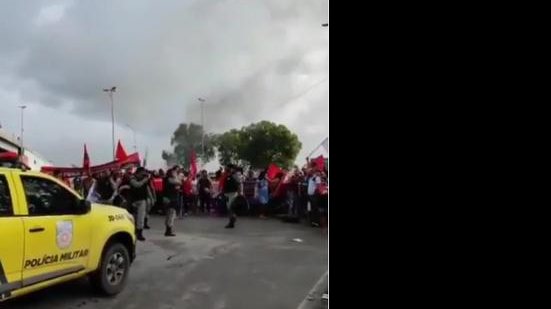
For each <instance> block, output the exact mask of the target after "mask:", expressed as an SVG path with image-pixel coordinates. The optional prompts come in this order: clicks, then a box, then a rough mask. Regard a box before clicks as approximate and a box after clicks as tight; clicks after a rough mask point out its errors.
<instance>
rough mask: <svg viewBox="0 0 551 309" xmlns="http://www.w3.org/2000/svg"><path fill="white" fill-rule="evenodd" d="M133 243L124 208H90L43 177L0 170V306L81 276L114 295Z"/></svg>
mask: <svg viewBox="0 0 551 309" xmlns="http://www.w3.org/2000/svg"><path fill="white" fill-rule="evenodd" d="M135 245H136V236H135V227H134V219H133V218H132V216H131V215H130V214H129V213H128V212H127V211H126V210H124V209H122V208H117V207H113V206H106V205H98V204H90V203H89V202H88V201H85V200H84V199H83V198H82V197H81V196H80V195H79V194H78V193H76V192H75V191H73V190H72V189H71V188H69V187H67V186H66V185H65V184H64V183H63V182H61V181H60V180H58V179H56V178H54V177H51V176H49V175H46V174H43V173H38V172H24V171H22V170H19V169H11V168H2V167H0V302H2V301H4V300H7V299H9V298H13V297H17V296H21V295H23V294H27V293H30V292H33V291H36V290H39V289H42V288H45V287H49V286H52V285H55V284H58V283H61V282H65V281H68V280H72V279H76V278H79V277H82V276H89V277H90V281H91V283H92V285H93V286H94V287H96V288H97V289H98V290H99V291H100V292H103V293H104V294H107V295H115V294H117V293H119V292H120V291H121V290H122V289H123V288H124V286H125V283H126V279H127V277H128V272H129V270H130V264H131V263H132V261H133V260H134V257H135Z"/></svg>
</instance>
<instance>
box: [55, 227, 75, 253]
mask: <svg viewBox="0 0 551 309" xmlns="http://www.w3.org/2000/svg"><path fill="white" fill-rule="evenodd" d="M56 235H57V236H56V241H57V246H58V247H59V249H67V248H69V247H70V246H71V243H72V242H73V221H59V222H57V234H56Z"/></svg>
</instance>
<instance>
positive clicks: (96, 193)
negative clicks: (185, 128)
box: [64, 160, 328, 240]
mask: <svg viewBox="0 0 551 309" xmlns="http://www.w3.org/2000/svg"><path fill="white" fill-rule="evenodd" d="M327 173H328V171H327V169H326V168H325V166H323V164H322V166H320V165H319V164H318V163H317V162H314V161H313V160H312V161H310V160H308V163H307V164H306V165H305V166H304V167H302V168H298V167H297V166H295V167H294V168H293V169H292V170H290V171H288V172H286V171H283V170H280V169H277V171H274V170H272V169H271V168H270V169H266V170H253V169H249V170H247V171H245V170H244V169H243V168H241V167H238V166H235V165H231V164H230V165H228V166H226V167H225V168H224V169H223V168H220V169H219V170H218V171H216V172H214V173H210V174H209V173H207V171H206V170H202V171H200V172H199V173H198V174H197V175H195V173H193V171H188V170H185V169H183V168H182V167H181V166H178V165H176V166H173V167H172V168H170V169H168V170H167V171H164V170H163V169H160V170H157V171H150V170H146V169H144V168H143V167H138V168H136V169H135V168H127V169H119V170H108V171H105V172H101V173H98V174H93V175H91V176H90V177H82V178H81V177H76V178H74V179H73V180H72V182H69V181H68V180H67V179H64V181H66V182H67V183H68V184H70V185H71V186H72V187H73V188H74V189H75V190H76V191H78V192H79V193H80V194H82V195H83V196H85V197H86V199H87V200H89V201H91V202H95V203H102V204H110V205H115V206H118V207H122V208H125V209H127V210H128V211H129V212H131V213H132V214H133V215H134V216H135V218H136V232H137V237H138V239H139V240H145V237H144V235H143V230H144V229H149V226H148V218H149V215H150V214H161V215H165V216H166V221H165V225H166V231H165V235H166V236H174V233H173V226H174V220H175V219H176V218H180V219H182V218H184V217H185V216H189V215H210V216H227V217H228V218H229V222H228V224H227V225H226V228H233V227H234V226H235V224H236V220H237V215H239V216H256V217H259V218H261V219H267V218H268V217H275V216H278V217H281V218H282V219H284V220H287V221H290V222H300V221H303V222H306V223H307V224H310V225H312V226H316V227H326V225H327V210H328V198H327V197H328V186H327V183H328V182H327Z"/></svg>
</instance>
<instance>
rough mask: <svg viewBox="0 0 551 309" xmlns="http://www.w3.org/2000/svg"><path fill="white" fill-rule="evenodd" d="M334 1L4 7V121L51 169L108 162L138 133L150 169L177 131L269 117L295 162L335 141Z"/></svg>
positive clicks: (0, 69) (13, 3)
mask: <svg viewBox="0 0 551 309" xmlns="http://www.w3.org/2000/svg"><path fill="white" fill-rule="evenodd" d="M325 22H328V2H327V0H240V1H237V0H226V1H225V0H195V1H189V0H173V1H168V0H164V1H152V0H149V1H144V0H127V1H70V0H63V1H56V0H53V1H52V0H48V1H45V0H44V1H18V0H10V1H8V0H6V1H1V2H0V124H1V125H2V127H3V130H4V132H5V131H8V132H10V133H14V134H19V127H20V111H19V109H18V108H17V106H18V105H21V104H24V105H27V109H26V110H25V135H24V141H25V144H26V145H28V146H29V147H30V148H32V149H33V150H36V151H38V152H39V153H41V154H42V155H44V156H45V157H46V158H47V159H49V160H51V161H53V162H54V163H55V164H56V165H62V166H65V165H70V164H73V163H74V164H76V165H80V164H81V163H82V147H83V144H84V143H86V144H87V145H88V151H89V153H90V157H91V160H92V164H99V163H103V162H106V161H109V160H110V159H111V114H110V104H109V101H108V97H107V95H106V94H105V93H104V92H102V88H105V87H108V86H109V87H110V86H117V92H116V93H115V95H114V101H115V120H116V123H117V127H116V136H117V138H120V139H121V140H122V141H123V143H124V145H125V147H126V148H127V151H128V152H131V151H132V149H133V139H132V133H131V130H130V129H128V128H127V127H126V126H125V124H129V125H130V126H132V127H134V128H135V130H136V134H137V147H138V150H139V151H140V153H141V154H142V155H143V152H144V149H145V147H146V146H147V147H148V148H149V155H148V166H150V167H161V166H163V164H164V162H163V161H162V159H161V151H162V150H163V149H171V148H170V144H169V143H170V136H171V134H172V132H173V131H174V129H175V128H176V127H177V125H178V124H179V123H181V122H196V123H200V121H201V117H200V105H199V101H198V100H197V98H198V97H202V98H205V99H206V103H205V122H206V125H205V126H206V129H207V131H210V132H217V133H219V132H223V131H225V130H227V129H230V128H240V127H242V126H245V125H249V124H250V123H252V122H257V121H260V120H269V121H273V122H277V123H282V124H285V125H287V126H288V127H289V128H290V129H291V130H292V131H293V132H295V133H296V134H298V136H299V139H300V141H301V142H302V143H303V150H302V151H301V153H300V155H299V157H298V160H297V161H299V162H302V161H303V160H304V157H305V156H306V155H307V154H308V152H309V151H310V150H312V149H313V148H314V147H316V146H317V145H318V144H319V143H320V142H321V141H322V140H323V138H324V137H325V136H327V135H328V131H329V128H328V126H329V123H328V116H329V111H328V104H329V103H328V100H329V98H328V96H329V90H328V85H329V66H328V64H329V47H328V46H329V45H328V42H329V33H328V28H324V27H321V24H322V23H325Z"/></svg>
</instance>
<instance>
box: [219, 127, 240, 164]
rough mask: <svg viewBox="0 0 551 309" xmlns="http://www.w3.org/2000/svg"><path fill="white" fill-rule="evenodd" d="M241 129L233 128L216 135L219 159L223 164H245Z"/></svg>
mask: <svg viewBox="0 0 551 309" xmlns="http://www.w3.org/2000/svg"><path fill="white" fill-rule="evenodd" d="M242 144H243V143H242V140H241V131H239V130H236V129H232V130H230V131H228V132H225V133H223V134H221V135H218V136H217V137H216V148H217V150H218V160H219V161H220V164H221V165H228V164H230V163H233V164H240V165H243V163H244V162H242V160H241V151H242V148H243V146H242Z"/></svg>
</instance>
